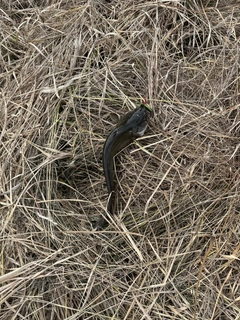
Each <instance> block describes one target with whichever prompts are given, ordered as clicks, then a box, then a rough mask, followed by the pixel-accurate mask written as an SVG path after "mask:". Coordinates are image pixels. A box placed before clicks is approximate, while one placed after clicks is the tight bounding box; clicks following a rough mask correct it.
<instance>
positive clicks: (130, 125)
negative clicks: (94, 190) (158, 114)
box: [95, 99, 152, 229]
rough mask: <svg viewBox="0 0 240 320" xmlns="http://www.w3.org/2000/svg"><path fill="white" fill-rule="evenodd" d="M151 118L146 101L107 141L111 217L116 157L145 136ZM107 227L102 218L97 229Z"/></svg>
mask: <svg viewBox="0 0 240 320" xmlns="http://www.w3.org/2000/svg"><path fill="white" fill-rule="evenodd" d="M150 117H152V109H151V108H150V106H149V105H147V104H146V100H145V99H144V101H143V102H142V104H141V105H140V107H138V108H136V109H135V110H133V111H130V112H128V113H126V114H125V115H124V116H123V118H122V119H121V120H120V122H119V123H118V124H117V126H116V127H115V129H114V130H113V131H112V132H111V133H110V134H109V136H108V137H107V139H106V141H105V144H104V147H103V170H104V175H105V180H106V184H107V190H108V195H109V200H108V205H107V211H108V212H109V213H110V214H111V215H113V214H114V213H115V206H116V201H115V193H116V189H117V186H116V185H115V175H114V157H115V156H116V155H117V154H118V153H119V152H120V151H121V150H122V149H123V148H125V147H126V146H128V145H129V144H131V143H132V142H133V141H134V140H135V139H137V138H138V137H142V136H143V135H144V133H145V130H146V128H147V124H148V119H149V118H150ZM106 226H107V221H106V219H105V218H104V217H100V219H99V220H98V221H97V223H96V225H95V229H103V228H104V227H106Z"/></svg>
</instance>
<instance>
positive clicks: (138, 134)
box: [135, 126, 147, 137]
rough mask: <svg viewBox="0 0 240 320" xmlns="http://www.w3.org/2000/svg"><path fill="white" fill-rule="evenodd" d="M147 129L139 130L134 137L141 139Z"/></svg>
mask: <svg viewBox="0 0 240 320" xmlns="http://www.w3.org/2000/svg"><path fill="white" fill-rule="evenodd" d="M146 129H147V126H144V127H142V128H140V130H138V131H137V132H135V136H136V137H142V136H143V135H144V133H145V131H146Z"/></svg>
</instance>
